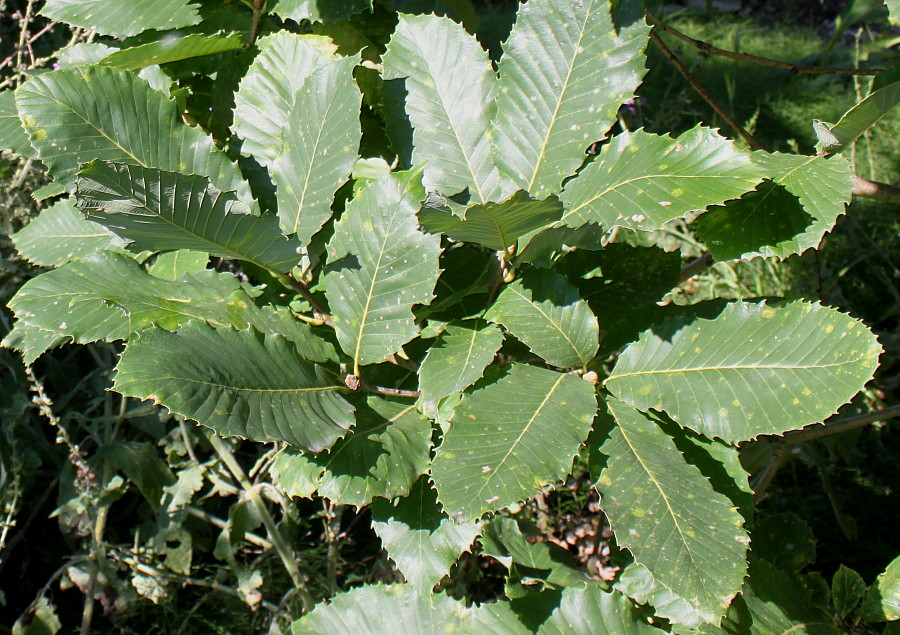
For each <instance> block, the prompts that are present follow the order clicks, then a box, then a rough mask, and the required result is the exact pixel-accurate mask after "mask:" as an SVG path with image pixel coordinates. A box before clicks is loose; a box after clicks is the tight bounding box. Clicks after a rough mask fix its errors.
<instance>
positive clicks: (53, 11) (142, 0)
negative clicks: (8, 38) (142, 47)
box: [40, 0, 200, 37]
mask: <svg viewBox="0 0 900 635" xmlns="http://www.w3.org/2000/svg"><path fill="white" fill-rule="evenodd" d="M198 9H199V7H198V6H197V5H196V4H192V3H191V2H190V0H119V1H118V2H114V3H109V2H106V0H47V2H46V4H44V6H43V7H42V8H41V10H40V14H41V15H43V16H44V17H46V18H50V19H51V20H57V21H60V22H66V23H68V24H70V25H72V26H77V27H80V28H82V29H88V30H93V31H95V32H96V33H98V34H100V35H112V36H115V37H129V36H131V35H137V34H138V33H141V32H143V31H149V30H151V29H155V30H157V31H170V30H172V29H180V28H182V27H186V26H191V25H194V24H197V23H199V22H200V13H199V11H198Z"/></svg>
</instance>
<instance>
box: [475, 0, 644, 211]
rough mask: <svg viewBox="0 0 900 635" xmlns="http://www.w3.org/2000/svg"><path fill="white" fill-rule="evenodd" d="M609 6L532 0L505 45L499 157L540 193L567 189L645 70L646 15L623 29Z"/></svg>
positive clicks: (589, 0) (597, 0) (496, 130)
mask: <svg viewBox="0 0 900 635" xmlns="http://www.w3.org/2000/svg"><path fill="white" fill-rule="evenodd" d="M609 9H610V4H609V2H606V0H586V1H585V2H571V1H570V0H547V1H542V2H529V3H526V4H524V5H522V6H520V7H519V10H518V14H517V16H516V23H515V26H513V29H512V33H511V34H510V36H509V39H508V40H507V41H506V43H505V44H504V45H503V57H502V58H501V60H500V67H499V71H500V81H499V84H498V91H497V115H496V118H495V122H494V126H493V129H492V131H493V135H494V158H495V160H496V162H497V165H498V167H499V168H500V170H501V172H502V173H503V174H504V175H506V176H508V177H509V178H511V179H513V180H514V181H515V183H516V184H517V185H518V186H519V187H521V188H522V189H524V190H527V191H528V192H531V193H532V194H534V195H536V196H540V197H541V198H543V197H544V196H546V195H547V194H548V193H550V192H559V190H560V189H562V188H561V185H562V182H563V179H565V178H566V177H567V176H569V175H571V174H574V173H575V171H576V169H577V168H578V167H579V166H580V165H581V164H582V162H583V161H584V151H585V149H586V148H587V147H588V146H589V145H590V144H591V143H592V142H593V141H597V140H599V139H602V138H603V137H604V136H605V135H606V131H607V130H608V129H609V128H610V127H612V125H613V124H615V122H616V113H617V112H618V110H619V106H620V105H621V104H622V103H623V102H624V101H625V100H627V99H629V98H631V97H633V96H634V91H635V90H636V89H637V87H638V85H639V84H640V83H641V79H642V78H643V75H644V73H645V72H646V69H645V68H644V55H643V51H644V48H645V46H646V45H647V37H648V34H649V31H650V29H649V27H648V26H647V25H646V24H645V23H644V22H643V20H641V21H639V22H636V23H634V24H633V25H631V26H629V27H628V28H626V29H623V30H622V31H620V32H619V33H617V32H616V29H615V27H614V26H613V21H612V19H611V17H610V13H609Z"/></svg>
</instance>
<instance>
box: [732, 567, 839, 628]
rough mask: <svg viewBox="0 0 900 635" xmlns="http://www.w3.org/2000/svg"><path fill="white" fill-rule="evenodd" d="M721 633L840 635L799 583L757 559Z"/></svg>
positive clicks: (831, 621) (830, 620) (827, 616)
mask: <svg viewBox="0 0 900 635" xmlns="http://www.w3.org/2000/svg"><path fill="white" fill-rule="evenodd" d="M721 630H722V631H724V632H726V633H731V634H733V635H746V634H749V635H771V634H772V633H784V634H787V633H809V634H810V635H836V634H837V633H838V632H839V631H838V630H837V629H836V628H835V627H834V625H833V620H832V618H831V616H830V615H827V614H826V612H825V611H820V610H818V609H817V608H816V607H814V606H813V605H812V603H811V602H810V600H809V597H808V596H807V593H806V592H805V590H804V589H803V586H802V584H801V583H800V581H799V580H797V579H796V578H794V577H792V576H789V575H788V574H787V573H785V572H783V571H780V570H779V569H777V568H775V566H774V565H771V564H769V563H768V562H765V561H763V560H756V559H751V561H750V577H749V578H748V580H747V582H746V583H745V584H744V589H743V590H742V591H741V595H740V596H739V597H738V598H737V599H736V600H735V601H734V603H733V604H732V605H731V607H730V608H729V610H728V616H727V618H726V619H725V620H723V622H722V629H721Z"/></svg>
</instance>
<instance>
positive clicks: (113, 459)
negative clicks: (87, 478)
mask: <svg viewBox="0 0 900 635" xmlns="http://www.w3.org/2000/svg"><path fill="white" fill-rule="evenodd" d="M97 457H98V458H100V459H103V460H105V461H108V462H109V464H110V465H111V466H112V467H113V468H115V469H117V470H121V471H122V472H124V473H125V475H126V476H127V477H128V480H129V481H131V482H132V483H134V484H135V485H136V486H137V488H138V489H139V490H140V491H141V494H143V495H144V498H146V499H147V502H148V503H150V505H152V506H154V507H156V506H157V505H159V503H160V500H161V499H162V495H163V489H164V488H165V487H167V486H171V485H173V484H174V483H175V482H176V479H175V475H174V474H172V470H170V469H169V466H168V465H166V463H165V461H163V460H162V459H161V458H160V456H159V451H158V450H157V449H156V446H155V445H154V444H151V443H139V442H117V443H112V444H109V445H104V446H103V447H101V448H99V449H98V450H97Z"/></svg>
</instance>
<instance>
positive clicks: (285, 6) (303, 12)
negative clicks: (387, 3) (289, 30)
mask: <svg viewBox="0 0 900 635" xmlns="http://www.w3.org/2000/svg"><path fill="white" fill-rule="evenodd" d="M270 10H271V11H273V12H274V13H275V14H276V15H278V16H279V17H281V18H285V19H288V18H289V19H291V20H295V21H297V22H302V21H303V20H311V21H313V22H321V21H323V20H328V21H331V20H344V19H346V18H349V17H350V16H351V15H353V14H355V13H361V12H362V11H371V10H372V0H340V1H338V2H333V1H332V2H321V1H320V0H277V2H276V3H275V4H274V6H272V7H270Z"/></svg>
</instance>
